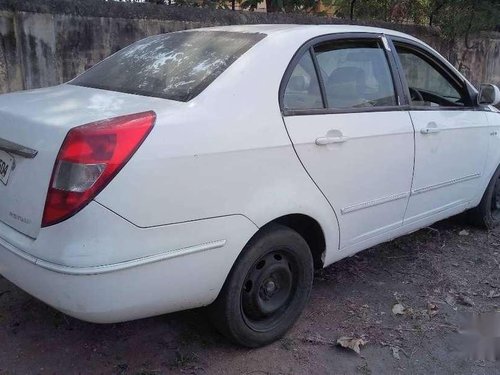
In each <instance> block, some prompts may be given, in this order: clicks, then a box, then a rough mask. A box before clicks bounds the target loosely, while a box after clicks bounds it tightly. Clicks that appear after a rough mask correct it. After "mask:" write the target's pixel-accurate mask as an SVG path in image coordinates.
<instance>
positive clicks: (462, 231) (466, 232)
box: [458, 229, 469, 236]
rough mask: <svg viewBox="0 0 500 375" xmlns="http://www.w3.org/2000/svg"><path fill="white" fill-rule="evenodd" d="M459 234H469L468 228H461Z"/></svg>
mask: <svg viewBox="0 0 500 375" xmlns="http://www.w3.org/2000/svg"><path fill="white" fill-rule="evenodd" d="M458 235H459V236H468V235H469V231H468V230H465V229H463V230H461V231H460V232H458Z"/></svg>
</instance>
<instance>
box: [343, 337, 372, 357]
mask: <svg viewBox="0 0 500 375" xmlns="http://www.w3.org/2000/svg"><path fill="white" fill-rule="evenodd" d="M367 343H368V341H366V340H364V339H361V338H353V337H347V336H342V337H340V338H339V339H337V345H340V346H341V347H343V348H347V349H351V350H354V351H355V352H356V353H358V354H360V348H359V347H360V346H363V345H366V344H367Z"/></svg>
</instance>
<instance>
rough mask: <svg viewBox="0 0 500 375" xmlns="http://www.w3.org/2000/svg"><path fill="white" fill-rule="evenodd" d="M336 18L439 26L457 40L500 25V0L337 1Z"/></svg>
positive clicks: (446, 34)
mask: <svg viewBox="0 0 500 375" xmlns="http://www.w3.org/2000/svg"><path fill="white" fill-rule="evenodd" d="M335 5H336V7H337V8H336V9H337V10H336V14H335V15H336V16H338V17H342V18H351V19H353V20H356V19H366V20H368V19H370V20H382V21H387V22H398V23H414V24H420V25H431V26H439V27H440V28H441V30H442V32H443V35H444V36H445V37H447V38H457V37H464V36H467V35H470V34H471V33H476V32H479V31H483V30H494V29H495V27H498V25H500V1H499V0H336V1H335Z"/></svg>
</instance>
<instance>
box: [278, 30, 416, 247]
mask: <svg viewBox="0 0 500 375" xmlns="http://www.w3.org/2000/svg"><path fill="white" fill-rule="evenodd" d="M297 60H298V61H297V64H296V65H295V66H293V65H292V66H291V69H292V70H291V72H292V73H291V75H290V78H289V80H288V84H287V86H286V88H285V90H284V94H283V98H282V107H283V113H284V121H285V125H286V128H287V130H288V133H289V135H290V138H291V140H292V142H293V145H294V147H295V150H296V152H297V155H298V157H299V158H300V160H301V162H302V164H303V165H304V167H305V169H306V170H307V172H308V173H309V174H310V176H311V178H312V179H313V180H314V182H315V183H316V184H317V186H318V187H319V189H320V190H321V191H322V192H323V194H324V195H325V196H326V198H327V199H328V201H329V202H330V204H331V205H332V207H333V209H334V210H335V212H336V215H337V218H338V221H339V226H340V247H341V248H348V247H350V246H353V245H355V244H358V243H360V242H362V241H364V240H368V239H370V238H372V237H376V236H378V235H381V234H383V233H385V232H387V231H390V230H391V229H394V228H396V227H399V226H401V225H402V222H403V217H404V213H405V209H406V206H407V202H408V197H409V194H410V188H411V181H412V173H413V158H414V144H413V142H414V131H413V127H412V123H411V120H410V117H409V114H408V112H407V111H404V110H402V108H401V107H400V106H399V105H398V95H397V90H396V88H395V87H396V86H395V84H394V82H395V81H394V75H393V70H392V69H391V65H390V63H389V59H388V52H387V51H386V49H385V48H384V43H383V41H382V36H378V35H376V36H373V35H372V36H367V35H365V36H358V37H355V38H353V37H349V38H346V39H342V37H338V38H336V39H335V40H326V41H325V40H323V41H322V42H320V43H317V44H314V42H313V43H312V45H311V48H310V49H306V50H305V51H304V53H303V54H302V55H301V57H300V58H298V59H297Z"/></svg>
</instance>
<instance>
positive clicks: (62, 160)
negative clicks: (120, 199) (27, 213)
mask: <svg viewBox="0 0 500 375" xmlns="http://www.w3.org/2000/svg"><path fill="white" fill-rule="evenodd" d="M155 119H156V114H155V113H154V112H152V111H150V112H143V113H137V114H133V115H127V116H120V117H115V118H112V119H108V120H103V121H99V122H93V123H90V124H86V125H82V126H79V127H76V128H73V129H71V130H70V131H69V133H68V134H67V135H66V138H65V140H64V142H63V144H62V146H61V149H60V150H59V154H58V155H57V159H56V162H55V165H54V171H53V172H52V178H51V180H50V186H49V191H48V193H47V200H46V202H45V210H44V212H43V218H42V227H47V226H49V225H53V224H56V223H59V222H61V221H63V220H66V219H68V218H69V217H71V216H73V215H74V214H76V213H77V212H78V211H80V210H81V209H82V208H84V207H85V206H86V205H87V204H88V203H89V202H90V201H91V200H92V199H93V198H94V197H95V196H96V195H97V194H98V193H99V192H100V191H101V190H102V189H104V187H105V186H106V185H107V184H108V183H109V182H110V181H111V180H112V179H113V177H114V176H116V174H117V173H118V172H119V171H120V169H122V168H123V166H124V165H125V164H126V163H127V162H128V161H129V160H130V158H131V157H132V155H133V154H134V153H135V152H136V151H137V149H138V148H139V146H140V145H141V144H142V142H143V141H144V140H145V139H146V137H147V136H148V134H149V132H150V131H151V129H153V125H154V122H155Z"/></svg>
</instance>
